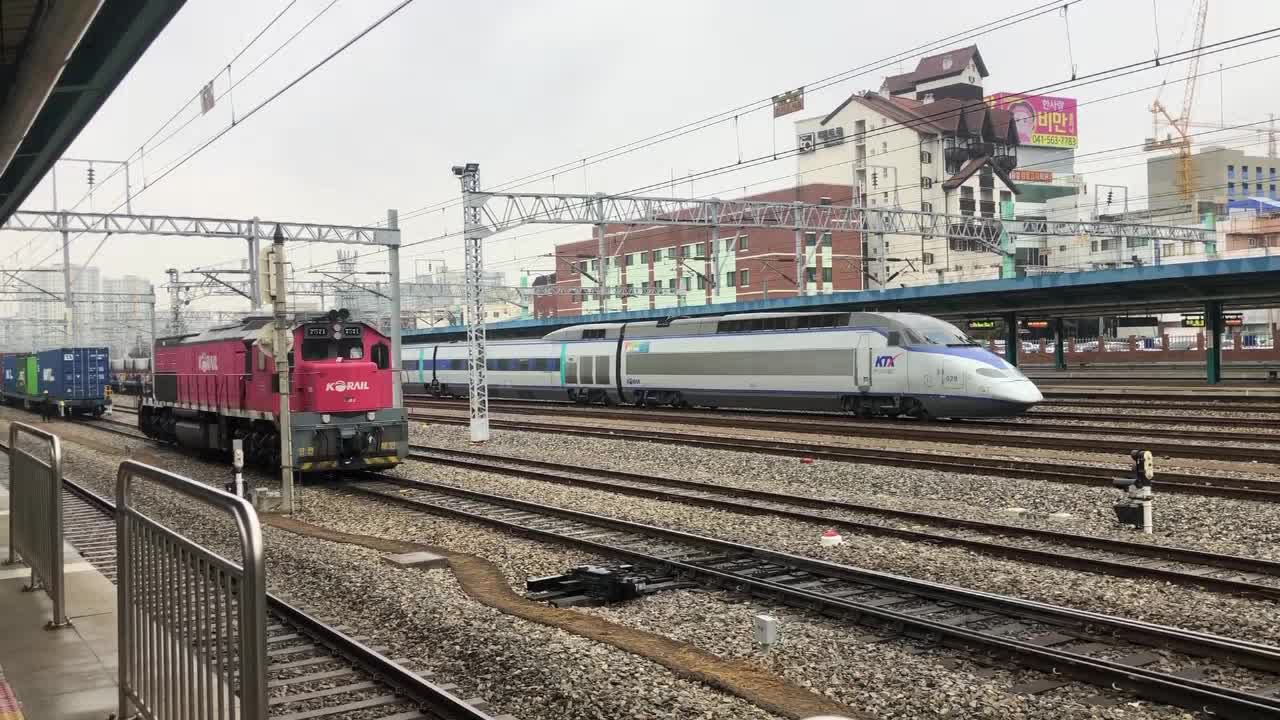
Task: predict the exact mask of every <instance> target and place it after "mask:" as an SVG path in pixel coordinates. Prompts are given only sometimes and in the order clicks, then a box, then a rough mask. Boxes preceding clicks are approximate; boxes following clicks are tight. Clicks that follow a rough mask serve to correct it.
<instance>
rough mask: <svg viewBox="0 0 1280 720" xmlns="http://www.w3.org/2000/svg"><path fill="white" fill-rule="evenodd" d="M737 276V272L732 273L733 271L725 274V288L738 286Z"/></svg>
mask: <svg viewBox="0 0 1280 720" xmlns="http://www.w3.org/2000/svg"><path fill="white" fill-rule="evenodd" d="M736 275H737V273H735V272H734V271H732V270H730V271H729V272H727V273H725V274H724V286H725V287H733V286H734V285H737V284H738V283H737V277H735V276H736Z"/></svg>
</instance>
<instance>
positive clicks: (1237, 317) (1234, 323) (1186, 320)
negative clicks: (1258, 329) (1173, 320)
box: [1182, 313, 1244, 328]
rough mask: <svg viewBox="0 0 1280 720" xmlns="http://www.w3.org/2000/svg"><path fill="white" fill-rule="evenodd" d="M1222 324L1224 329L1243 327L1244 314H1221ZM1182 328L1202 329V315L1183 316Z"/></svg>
mask: <svg viewBox="0 0 1280 720" xmlns="http://www.w3.org/2000/svg"><path fill="white" fill-rule="evenodd" d="M1222 324H1223V325H1224V326H1225V327H1240V326H1242V325H1244V313H1222ZM1182 327H1186V328H1202V327H1204V315H1183V316H1182Z"/></svg>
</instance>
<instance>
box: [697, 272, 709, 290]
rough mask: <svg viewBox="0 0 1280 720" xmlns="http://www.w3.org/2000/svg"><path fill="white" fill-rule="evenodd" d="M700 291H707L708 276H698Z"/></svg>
mask: <svg viewBox="0 0 1280 720" xmlns="http://www.w3.org/2000/svg"><path fill="white" fill-rule="evenodd" d="M698 289H699V290H706V289H707V276H706V275H699V276H698Z"/></svg>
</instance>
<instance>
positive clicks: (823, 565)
mask: <svg viewBox="0 0 1280 720" xmlns="http://www.w3.org/2000/svg"><path fill="white" fill-rule="evenodd" d="M364 476H365V477H367V478H369V479H371V480H374V481H376V482H378V483H382V484H384V485H386V486H388V487H389V488H391V491H389V492H382V491H380V490H378V489H376V487H371V486H369V485H364V484H352V485H348V486H344V488H343V489H344V490H347V491H348V492H352V493H354V494H357V495H363V496H366V497H371V498H378V499H381V500H383V501H386V502H391V503H395V504H399V505H401V506H404V507H409V508H413V509H417V510H419V511H427V512H430V513H433V514H441V513H443V514H446V515H452V516H455V517H461V518H465V519H469V520H472V521H477V522H480V523H484V524H488V525H491V526H494V527H499V528H502V529H504V530H507V531H514V532H518V533H520V534H524V535H527V536H530V537H535V538H539V539H544V540H550V541H552V542H556V543H559V544H572V545H576V546H579V547H583V548H586V549H588V550H591V551H593V552H597V553H600V554H603V555H607V556H616V557H622V558H625V559H627V560H629V561H632V562H635V563H639V564H642V565H646V566H657V567H663V568H666V569H669V570H671V571H675V572H678V573H681V574H685V575H687V576H692V577H697V578H699V579H701V580H702V581H704V582H711V583H714V584H718V585H726V586H729V587H737V588H742V589H746V590H749V591H750V592H752V593H753V594H755V595H759V596H762V597H767V598H770V599H775V600H780V601H782V602H785V603H787V604H789V605H793V606H796V607H802V608H806V609H812V610H818V611H821V612H824V613H830V614H834V615H837V616H840V617H853V618H856V619H857V620H858V621H859V622H870V623H871V624H876V625H887V626H890V627H895V628H902V629H904V630H905V631H907V632H908V634H910V635H912V636H916V637H924V638H927V639H930V640H933V641H936V642H939V643H941V644H945V645H948V646H952V647H960V648H965V649H969V650H971V649H972V648H975V647H976V648H980V649H982V650H983V651H984V652H987V653H990V654H992V655H996V656H999V657H1006V656H1007V657H1013V658H1016V659H1017V662H1019V663H1020V664H1022V665H1024V666H1027V667H1032V668H1036V669H1039V670H1044V671H1048V672H1050V673H1052V674H1054V675H1066V676H1069V677H1072V678H1074V679H1077V680H1083V681H1086V682H1090V683H1092V684H1095V685H1099V686H1102V687H1107V688H1114V689H1118V690H1124V691H1128V692H1132V693H1134V694H1138V695H1141V696H1144V697H1148V698H1151V699H1154V700H1157V701H1160V702H1164V703H1169V704H1173V705H1178V706H1180V707H1184V708H1190V709H1194V710H1206V711H1209V712H1213V713H1219V714H1224V715H1227V716H1229V717H1234V718H1271V717H1275V716H1276V714H1277V713H1280V698H1276V697H1267V696H1263V695H1257V694H1253V693H1250V692H1247V691H1243V690H1238V689H1234V688H1227V687H1223V686H1219V685H1214V684H1212V683H1207V682H1202V681H1199V680H1195V679H1191V678H1186V677H1179V676H1177V675H1173V674H1169V673H1165V672H1160V671H1156V670H1148V669H1146V668H1144V667H1141V666H1139V665H1126V664H1124V663H1121V662H1117V661H1112V660H1106V659H1101V658H1095V657H1089V656H1087V655H1084V654H1081V653H1077V652H1071V651H1067V650H1061V649H1057V648H1055V647H1052V645H1053V644H1066V643H1064V642H1063V641H1059V642H1057V643H1051V644H1049V645H1037V644H1035V643H1034V642H1032V641H1028V640H1018V639H1013V638H1011V637H1006V636H1001V635H997V634H993V633H990V632H985V631H983V630H978V629H971V628H968V627H965V623H961V622H958V621H959V620H960V619H964V618H968V620H967V622H970V623H974V622H985V621H990V620H993V619H998V618H999V617H1001V616H1003V617H1006V618H1009V617H1013V618H1019V619H1024V620H1030V621H1033V622H1036V623H1043V624H1046V625H1055V626H1068V627H1097V628H1103V629H1105V630H1106V632H1107V633H1109V634H1110V635H1111V636H1112V637H1116V638H1122V639H1124V640H1125V641H1126V642H1135V641H1136V642H1137V643H1138V644H1140V645H1146V646H1152V647H1158V648H1166V649H1171V650H1174V651H1176V652H1180V653H1183V654H1187V655H1192V656H1198V657H1209V658H1214V659H1219V660H1228V661H1230V662H1232V663H1235V664H1236V665H1238V666H1243V667H1248V668H1251V669H1254V670H1262V671H1264V672H1267V673H1271V674H1274V673H1276V672H1280V648H1274V647H1270V646H1266V645H1261V644H1258V643H1251V642H1247V641H1243V640H1236V639H1232V638H1224V637H1219V636H1214V635H1209V634H1206V633H1199V632H1195V631H1188V630H1181V629H1177V628H1170V627H1164V626H1159V625H1153V624H1150V623H1144V622H1141V621H1137V620H1129V619H1123V618H1115V617H1110V616H1107V615H1102V614H1099V613H1092V612H1088V611H1082V610H1072V609H1068V608H1061V607H1055V606H1052V605H1048V604H1045V603H1038V602H1035V601H1030V600H1022V599H1018V598H1012V597H1007V596H1001V595H996V594H993V593H985V592H980V591H974V590H966V589H964V588H958V587H954V586H948V585H944V584H941V583H932V582H927V581H920V580H913V579H910V578H904V577H899V576H895V575H890V574H888V573H881V572H876V571H870V570H862V569H859V568H855V567H851V566H847V565H839V564H836V563H831V562H826V561H823V560H816V559H813V558H808V557H803V556H799V555H793V554H789V553H783V552H778V551H773V550H768V549H765V548H760V547H754V546H749V545H744V544H740V543H733V542H729V541H725V540H717V539H714V538H710V537H706V536H702V535H696V534H693V533H688V532H683V531H679V530H672V529H669V528H662V527H656V526H652V525H643V524H640V523H633V522H629V521H625V520H618V519H615V518H610V517H605V516H601V515H595V514H591V513H585V512H580V511H576V510H569V509H566V508H560V507H554V506H549V505H543V504H539V503H532V502H528V501H524V500H516V499H514V498H509V497H504V496H499V495H492V494H488V493H481V492H476V491H473V490H466V489H463V488H458V487H454V486H450V485H442V484H439V483H429V482H425V481H421V480H408V479H405V478H397V477H392V476H380V475H376V474H373V473H366V474H364ZM403 488H411V489H413V490H417V491H420V492H425V493H427V494H428V498H431V497H432V496H434V499H423V497H422V496H417V497H410V496H407V495H405V494H404V493H403V491H402V490H403ZM548 518H550V519H551V522H550V523H549V524H548V523H546V522H545V521H546V520H547V519H548ZM535 521H539V522H542V523H543V525H544V526H543V527H539V526H538V522H535ZM565 523H568V524H569V525H568V527H566V528H560V529H557V527H556V525H557V524H560V525H564V524H565ZM592 530H594V531H595V532H594V534H592ZM601 531H604V533H605V535H604V536H602V535H601V534H600V532H601ZM610 533H616V534H619V535H620V537H621V540H620V541H619V543H618V544H610V543H609V542H606V541H604V540H603V539H602V538H603V537H606V536H608V535H609V534H610ZM637 538H639V540H637ZM645 538H650V539H651V540H650V541H652V540H657V541H659V542H668V543H671V544H672V545H673V547H674V548H675V549H673V550H670V551H669V552H671V553H672V554H670V555H667V556H662V555H655V554H652V553H651V552H647V551H643V550H636V549H633V548H634V547H635V546H636V544H637V542H641V543H642V542H643V541H644V539H645ZM625 545H630V546H631V547H627V546H625ZM680 548H683V552H682V551H681V550H680ZM691 553H692V554H691ZM707 553H710V554H709V555H708V554H707ZM739 564H744V565H745V566H749V567H752V568H754V569H755V570H756V571H758V572H756V573H753V572H751V571H740V570H735V569H734V568H735V566H737V565H739ZM726 568H728V569H726ZM778 573H781V574H780V575H779V574H778ZM786 578H792V579H801V580H803V581H804V582H803V583H801V584H802V585H803V587H799V586H796V585H790V584H786V583H785V582H783V580H784V579H786ZM840 583H844V584H845V585H843V586H842V587H845V588H848V586H849V585H848V584H850V583H852V584H854V585H856V586H859V587H861V588H864V589H865V588H873V589H874V591H875V592H881V593H883V592H888V593H889V595H888V596H887V598H886V596H883V595H881V596H878V597H877V599H875V600H871V601H863V602H859V601H858V598H857V597H856V596H857V595H858V594H860V593H859V591H858V590H857V589H854V590H853V591H851V592H844V591H841V592H842V594H840V595H839V596H837V595H834V594H831V593H824V592H821V591H819V590H816V589H814V588H817V587H823V586H824V585H825V586H826V587H833V586H836V585H838V584H840ZM867 594H870V593H867ZM904 595H905V596H906V597H904ZM912 598H918V599H921V600H926V601H933V602H935V603H950V604H954V605H961V606H964V607H968V608H971V609H972V610H975V611H978V613H977V615H978V616H979V617H981V618H982V620H981V621H980V620H978V619H976V618H975V617H973V616H968V615H966V616H960V617H959V618H956V620H955V621H953V622H950V623H949V622H946V621H942V620H930V619H929V618H927V617H923V616H922V615H924V614H925V613H922V612H921V611H920V610H917V613H919V614H912V613H911V612H909V611H900V610H893V609H889V606H891V605H895V604H902V603H908V602H910V600H911V599H912ZM886 599H887V600H888V601H887V602H886ZM932 608H933V610H932V612H930V613H928V614H933V613H934V612H938V611H939V610H940V609H941V608H940V607H939V606H938V605H933V606H932ZM946 609H951V607H950V606H946ZM986 613H992V614H993V615H986ZM1064 637H1065V638H1066V639H1067V640H1071V641H1073V642H1074V641H1075V640H1079V639H1088V637H1089V636H1085V637H1083V638H1072V637H1070V636H1064ZM1094 637H1095V639H1096V636H1094ZM1112 647H1114V646H1112Z"/></svg>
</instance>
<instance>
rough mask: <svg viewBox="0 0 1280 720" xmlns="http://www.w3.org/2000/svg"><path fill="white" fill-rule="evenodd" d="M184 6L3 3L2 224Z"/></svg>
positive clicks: (85, 0) (87, 0) (109, 0)
mask: <svg viewBox="0 0 1280 720" xmlns="http://www.w3.org/2000/svg"><path fill="white" fill-rule="evenodd" d="M184 2H185V0H102V1H101V2H93V1H91V0H69V1H62V2H50V1H48V0H0V223H3V222H4V221H6V220H8V219H9V216H10V215H11V214H13V211H14V210H16V209H17V208H18V206H19V205H21V204H22V203H23V202H24V201H25V200H26V199H27V196H29V195H30V194H31V191H32V190H33V189H34V188H35V186H36V185H37V184H38V183H39V182H40V180H41V179H42V178H43V177H44V176H45V174H46V173H48V172H49V169H50V168H52V167H53V163H54V161H56V160H57V159H58V158H59V157H60V156H61V155H62V154H63V153H64V152H66V149H67V147H69V146H70V145H71V141H72V140H74V139H75V138H76V136H77V135H79V134H80V131H81V130H83V129H84V127H85V125H87V124H88V123H89V120H90V119H91V118H92V117H93V116H94V114H95V113H97V111H98V109H99V108H100V107H102V103H103V102H105V101H106V99H107V97H109V96H110V95H111V93H112V92H113V91H114V90H115V89H116V86H118V85H119V84H120V81H121V80H123V79H124V76H125V75H126V74H127V73H128V72H129V70H130V69H131V68H132V67H133V65H134V63H136V62H137V61H138V58H140V57H142V53H143V52H145V51H146V49H147V48H148V47H150V45H151V43H152V41H153V40H155V38H156V36H157V35H159V34H160V31H161V30H163V29H164V27H165V26H166V25H167V24H168V23H169V21H170V20H171V19H172V18H173V16H174V15H175V14H176V13H177V12H178V10H179V9H180V8H181V7H182V5H183V4H184Z"/></svg>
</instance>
